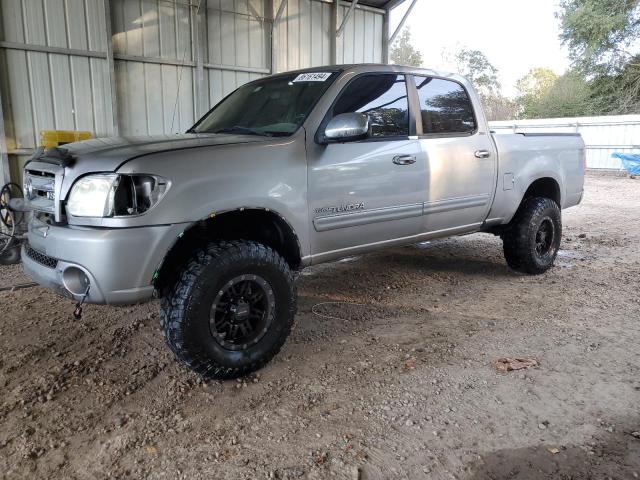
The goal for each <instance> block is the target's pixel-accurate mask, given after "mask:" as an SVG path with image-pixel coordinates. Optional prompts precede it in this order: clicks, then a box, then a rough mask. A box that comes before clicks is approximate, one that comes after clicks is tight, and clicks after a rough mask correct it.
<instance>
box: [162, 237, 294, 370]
mask: <svg viewBox="0 0 640 480" xmlns="http://www.w3.org/2000/svg"><path fill="white" fill-rule="evenodd" d="M295 312H296V294H295V286H294V281H293V275H292V273H291V271H290V269H289V266H288V265H287V263H286V262H285V260H284V259H283V258H282V257H281V256H280V255H279V254H278V253H276V252H275V251H274V250H272V249H270V248H269V247H266V246H264V245H262V244H259V243H256V242H249V241H231V242H225V241H222V242H214V243H211V244H209V245H208V246H207V247H206V248H205V249H204V250H202V251H200V252H198V253H197V255H195V256H194V258H193V259H192V260H191V261H190V262H189V263H188V264H187V266H186V267H185V268H184V270H183V271H182V273H181V275H180V276H179V278H178V281H177V283H176V284H175V286H174V288H173V289H172V291H171V292H170V293H169V295H168V296H167V297H166V298H165V300H164V302H163V304H162V311H161V325H162V329H163V332H164V335H165V339H166V342H167V344H168V345H169V348H171V350H172V351H173V352H174V354H175V355H176V357H177V358H178V359H179V360H180V361H181V362H182V363H184V364H186V365H187V366H188V367H189V368H191V369H192V370H194V371H196V372H197V373H199V374H201V375H203V376H205V377H208V378H217V379H227V378H235V377H239V376H242V375H246V374H248V373H250V372H252V371H254V370H257V369H259V368H261V367H262V366H263V365H264V364H266V363H267V362H268V361H269V360H271V359H272V358H273V357H274V356H275V355H276V354H277V353H278V351H279V350H280V348H281V347H282V345H283V344H284V342H285V340H286V338H287V336H288V335H289V332H290V331H291V326H292V324H293V320H294V316H295Z"/></svg>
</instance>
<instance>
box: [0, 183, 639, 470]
mask: <svg viewBox="0 0 640 480" xmlns="http://www.w3.org/2000/svg"><path fill="white" fill-rule="evenodd" d="M639 211H640V180H631V179H627V178H615V177H589V178H587V186H586V195H585V199H584V202H583V203H582V204H581V205H580V206H579V207H577V208H574V209H570V210H568V211H567V212H566V213H565V214H564V220H565V230H564V239H563V244H562V251H561V252H560V255H559V258H558V261H557V266H556V267H554V268H553V269H552V270H551V271H549V272H548V273H546V274H544V275H540V276H522V275H518V274H516V273H513V272H511V271H510V270H509V269H508V268H507V267H506V264H505V261H504V259H503V257H502V247H501V243H500V240H499V239H498V238H496V237H492V236H490V235H485V234H477V235H471V236H468V237H459V238H454V239H449V240H445V241H440V242H432V243H426V244H422V245H417V246H410V247H404V248H395V249H391V250H387V251H384V252H380V253H376V254H373V255H368V256H363V257H357V258H351V259H346V260H343V261H341V262H337V263H333V264H328V265H321V266H318V267H314V268H310V269H306V270H304V271H303V272H302V273H301V275H300V278H299V282H298V288H299V295H300V308H299V314H298V316H297V324H296V327H295V330H294V332H293V334H292V336H291V338H290V339H289V341H288V343H287V344H286V345H285V347H284V348H283V350H282V351H281V353H280V354H279V355H278V356H277V357H276V359H275V360H274V361H273V362H272V363H271V364H270V365H268V366H267V367H266V368H264V369H263V370H262V371H260V372H259V373H258V374H256V375H253V376H251V377H249V378H245V379H243V380H241V381H230V382H209V383H205V382H203V381H202V380H201V379H200V378H199V377H197V376H196V375H194V374H192V373H190V372H188V371H186V370H185V369H183V368H182V367H181V366H179V365H178V364H176V362H175V361H174V360H173V358H172V356H171V354H170V353H169V351H168V350H167V348H165V346H164V344H163V339H162V337H161V335H160V332H159V328H158V313H157V312H158V304H157V302H154V303H150V304H146V305H141V306H136V307H127V308H113V307H100V306H88V307H87V308H86V313H85V318H84V320H82V321H80V322H77V321H74V320H73V319H72V316H71V313H72V310H73V305H72V303H71V302H70V301H69V300H66V299H63V298H61V297H58V296H56V295H55V294H53V293H50V292H49V291H47V290H45V289H42V288H39V287H34V288H28V289H23V290H16V291H2V292H0V308H1V312H2V317H1V320H0V352H1V353H0V477H1V478H29V479H33V478H65V479H67V478H92V479H102V478H109V477H112V478H151V479H155V478H169V479H173V478H185V479H199V478H207V479H237V478H247V479H260V478H280V479H283V478H308V479H325V478H347V479H358V478H360V479H387V478H410V479H421V478H435V479H440V478H445V479H450V478H455V479H506V478H518V479H582V478H585V479H586V478H594V479H600V478H602V479H605V478H611V479H630V478H638V475H640V438H639V437H640V433H638V431H640V355H639V354H640V288H639V286H640V217H639ZM26 281H28V279H27V278H25V277H24V276H22V274H21V273H20V271H19V268H18V267H0V286H7V285H13V284H16V283H21V282H26ZM504 356H512V357H514V356H517V357H531V358H535V359H536V360H538V361H539V363H540V365H539V367H537V368H533V369H528V370H520V371H514V372H509V373H498V372H497V371H495V370H494V369H493V368H492V367H491V362H492V361H493V360H495V359H496V358H499V357H504Z"/></svg>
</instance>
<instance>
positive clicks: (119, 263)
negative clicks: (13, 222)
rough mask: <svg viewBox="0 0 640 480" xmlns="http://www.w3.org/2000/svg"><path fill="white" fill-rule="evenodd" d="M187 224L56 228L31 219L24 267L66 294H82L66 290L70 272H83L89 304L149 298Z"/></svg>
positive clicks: (78, 295)
mask: <svg viewBox="0 0 640 480" xmlns="http://www.w3.org/2000/svg"><path fill="white" fill-rule="evenodd" d="M186 227H187V224H175V225H160V226H151V227H140V228H112V229H104V228H85V227H74V226H64V227H60V226H51V225H47V224H45V223H43V222H40V221H39V220H37V219H35V218H34V219H33V220H32V221H31V223H30V225H29V233H28V243H27V244H25V245H24V246H23V247H22V263H23V268H24V271H25V272H26V273H27V274H28V275H29V276H30V277H32V278H33V279H34V280H35V281H36V282H38V283H39V284H41V285H43V286H45V287H47V288H51V289H52V290H55V291H56V292H58V293H60V294H62V295H64V296H66V297H69V298H73V299H76V300H78V299H80V298H81V297H82V294H78V293H73V290H74V288H73V287H71V289H70V288H69V287H70V285H71V283H70V281H69V278H70V277H72V275H70V272H75V273H77V272H79V271H81V272H82V273H84V275H85V276H86V280H88V282H89V294H88V296H87V298H86V302H87V303H102V304H110V305H118V304H131V303H137V302H141V301H144V300H148V299H150V298H151V297H152V296H153V290H154V287H153V285H152V281H153V275H154V273H155V272H156V270H157V268H158V267H159V266H160V264H161V263H162V260H163V259H164V257H165V255H166V254H167V252H168V251H169V249H170V248H171V246H172V245H173V244H174V243H175V241H176V240H177V238H178V236H179V235H180V234H181V233H182V232H183V231H184V230H185V228H186ZM65 272H66V275H65ZM75 290H76V291H78V288H77V285H76V288H75ZM83 291H84V289H83Z"/></svg>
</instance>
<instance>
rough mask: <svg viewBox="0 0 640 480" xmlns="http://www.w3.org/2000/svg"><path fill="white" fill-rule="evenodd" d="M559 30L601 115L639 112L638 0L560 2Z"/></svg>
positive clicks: (577, 0) (639, 28)
mask: <svg viewBox="0 0 640 480" xmlns="http://www.w3.org/2000/svg"><path fill="white" fill-rule="evenodd" d="M560 8H561V10H560V12H559V13H558V18H559V19H560V27H561V34H560V38H561V39H562V41H563V43H564V44H565V45H568V47H569V54H570V57H571V60H572V62H573V65H574V68H575V69H576V70H577V71H578V72H579V73H580V74H582V75H583V76H584V77H585V78H586V79H587V81H588V83H589V87H590V89H591V97H592V103H593V105H595V106H596V107H597V109H598V110H599V111H600V113H631V112H638V111H640V3H639V2H638V0H562V1H561V2H560Z"/></svg>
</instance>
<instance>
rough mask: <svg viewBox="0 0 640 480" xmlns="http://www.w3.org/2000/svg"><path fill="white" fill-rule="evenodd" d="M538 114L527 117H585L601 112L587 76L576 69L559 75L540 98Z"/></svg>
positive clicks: (537, 108)
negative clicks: (595, 101)
mask: <svg viewBox="0 0 640 480" xmlns="http://www.w3.org/2000/svg"><path fill="white" fill-rule="evenodd" d="M534 111H535V113H537V116H535V117H526V118H558V117H583V116H588V115H594V114H598V113H600V112H599V111H598V109H597V107H596V105H595V104H594V99H593V97H592V92H591V88H590V86H589V84H588V83H587V81H586V80H585V78H584V77H583V76H582V75H581V74H580V73H579V72H576V71H569V72H567V73H565V74H564V75H562V76H560V77H558V78H557V79H556V81H555V82H554V83H553V85H552V86H551V88H549V90H548V91H547V92H546V93H545V94H544V95H543V96H542V97H541V98H540V99H539V101H538V104H537V105H536V106H535V109H534Z"/></svg>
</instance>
